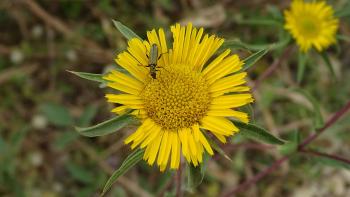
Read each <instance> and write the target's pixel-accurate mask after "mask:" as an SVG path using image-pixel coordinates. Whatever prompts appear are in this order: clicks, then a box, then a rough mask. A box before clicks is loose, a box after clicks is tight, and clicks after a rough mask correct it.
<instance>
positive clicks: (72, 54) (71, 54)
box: [66, 50, 78, 62]
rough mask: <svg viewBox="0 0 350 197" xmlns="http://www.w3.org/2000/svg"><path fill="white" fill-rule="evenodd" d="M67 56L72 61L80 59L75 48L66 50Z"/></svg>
mask: <svg viewBox="0 0 350 197" xmlns="http://www.w3.org/2000/svg"><path fill="white" fill-rule="evenodd" d="M66 57H67V59H68V60H69V61H71V62H75V61H77V59H78V56H77V53H76V52H75V51H74V50H68V51H67V52H66Z"/></svg>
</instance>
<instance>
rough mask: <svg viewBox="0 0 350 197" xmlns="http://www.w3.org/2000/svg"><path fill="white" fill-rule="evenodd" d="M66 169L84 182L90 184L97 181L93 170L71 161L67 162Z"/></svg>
mask: <svg viewBox="0 0 350 197" xmlns="http://www.w3.org/2000/svg"><path fill="white" fill-rule="evenodd" d="M66 169H67V170H68V172H69V173H70V174H71V176H72V177H73V178H74V179H76V180H78V181H80V182H82V183H85V184H89V183H93V182H94V181H95V178H94V175H93V174H92V173H91V171H90V170H87V169H84V168H83V167H82V166H79V165H77V164H74V163H71V162H69V163H67V164H66Z"/></svg>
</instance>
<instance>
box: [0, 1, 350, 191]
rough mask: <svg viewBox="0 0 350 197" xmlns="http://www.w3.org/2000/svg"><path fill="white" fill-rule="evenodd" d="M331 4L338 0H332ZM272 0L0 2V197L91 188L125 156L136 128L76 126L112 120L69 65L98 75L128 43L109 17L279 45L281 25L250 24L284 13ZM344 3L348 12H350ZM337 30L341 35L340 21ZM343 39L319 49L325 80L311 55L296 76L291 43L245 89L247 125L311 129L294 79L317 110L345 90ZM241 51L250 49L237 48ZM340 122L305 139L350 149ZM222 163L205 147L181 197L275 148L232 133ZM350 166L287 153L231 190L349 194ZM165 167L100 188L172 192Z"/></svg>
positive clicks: (247, 173)
mask: <svg viewBox="0 0 350 197" xmlns="http://www.w3.org/2000/svg"><path fill="white" fill-rule="evenodd" d="M330 2H331V3H332V5H333V6H334V7H335V8H341V7H343V6H344V5H345V4H346V3H347V0H337V1H330ZM289 3H290V1H278V0H252V1H234V0H220V1H210V0H204V1H201V0H179V1H171V0H154V1H151V0H140V1H123V0H100V1H97V0H86V1H83V0H72V1H68V0H37V1H35V0H1V1H0V29H1V30H0V196H6V197H7V196H8V197H10V196H33V197H37V196H38V197H39V196H45V197H46V196H47V197H56V196H82V197H83V196H98V195H99V192H100V191H101V188H102V187H103V185H104V183H105V182H106V180H107V178H108V177H109V176H110V174H111V173H112V172H113V170H114V169H116V168H117V167H118V166H119V165H120V164H121V162H122V161H123V159H125V157H126V156H127V154H128V153H129V152H130V149H129V147H128V146H125V145H123V139H124V137H125V136H126V135H128V134H129V133H130V132H132V131H133V130H134V127H132V126H130V127H129V128H126V129H123V131H121V132H118V133H115V134H111V135H109V136H105V137H99V138H85V137H81V136H79V135H78V134H77V133H76V132H75V131H74V126H88V125H92V124H95V123H98V122H101V121H103V120H106V119H108V118H110V117H112V116H113V114H111V113H110V112H109V111H110V109H111V108H112V107H113V106H111V105H109V104H107V103H106V101H105V98H104V93H105V92H106V91H108V90H105V89H103V88H101V87H99V85H98V84H96V83H94V82H90V81H86V80H83V79H80V78H77V77H76V76H73V75H72V74H70V73H68V72H67V70H74V71H82V72H92V73H104V72H106V71H108V70H109V69H111V68H113V67H114V66H115V63H114V57H115V56H116V54H117V53H118V52H120V51H122V50H124V49H125V47H126V40H125V39H124V38H123V36H122V35H121V34H120V33H119V32H118V31H117V30H116V29H115V28H114V26H113V23H112V21H111V19H116V20H119V21H121V22H122V23H124V24H125V25H127V26H128V27H130V28H131V29H133V30H134V31H135V32H136V33H137V34H138V35H140V36H143V37H145V34H146V30H150V29H152V28H158V27H164V28H165V29H166V30H167V31H168V32H169V28H168V27H169V25H171V24H174V23H175V22H183V23H187V22H189V21H191V22H192V23H193V24H194V25H195V26H198V27H200V26H202V27H205V29H206V32H207V33H215V34H218V35H219V36H222V37H224V38H225V39H236V40H237V39H240V40H241V41H243V42H246V43H250V44H254V45H260V44H268V43H274V42H278V40H279V39H280V35H281V31H280V30H279V28H278V27H276V26H273V25H271V24H265V25H260V26H257V25H248V24H246V23H245V22H244V20H243V19H245V18H251V19H254V20H259V19H262V18H264V19H269V18H278V17H282V15H280V14H281V13H279V12H278V10H283V9H285V8H286V7H288V5H289ZM349 9H350V8H349ZM339 33H340V34H342V35H347V36H349V35H350V20H349V18H347V19H346V18H343V19H341V24H340V30H339ZM349 43H350V42H349V40H343V41H340V42H339V43H338V45H337V46H335V47H331V48H330V49H329V50H328V51H327V52H328V54H329V56H330V58H331V62H332V65H333V67H334V70H335V75H336V76H335V77H333V76H332V74H331V73H330V72H329V70H328V69H327V66H326V65H325V63H324V62H323V61H322V60H321V58H320V57H319V56H317V55H315V54H311V57H312V58H311V60H310V61H309V62H308V65H307V68H306V71H305V77H304V80H303V82H302V83H301V84H299V85H298V84H297V83H296V73H297V71H296V69H297V63H296V62H297V60H296V52H297V48H296V47H294V48H293V50H294V51H293V55H291V56H290V57H289V59H286V60H284V61H283V63H282V65H281V66H280V67H279V68H278V69H277V70H276V72H275V73H274V74H273V76H271V77H269V78H268V79H266V80H264V81H263V82H262V84H261V85H260V86H259V88H258V89H257V90H256V91H255V92H254V97H255V99H256V102H255V104H254V105H253V109H254V112H253V114H254V115H253V117H252V121H253V122H255V123H257V124H259V125H261V126H263V127H265V128H266V129H268V130H269V131H270V132H272V133H273V134H275V135H277V136H280V137H282V138H284V139H288V138H290V137H291V136H293V133H294V132H295V131H299V132H300V134H301V136H302V137H305V136H307V135H308V134H309V133H310V132H312V131H314V124H313V122H314V118H313V117H314V116H315V115H314V113H313V111H312V104H311V103H310V101H308V100H307V99H305V97H303V96H302V95H300V94H298V93H297V92H295V91H292V90H291V88H293V87H301V88H303V89H304V90H306V91H308V92H309V93H310V94H311V95H312V96H313V97H314V98H316V100H317V101H318V103H319V105H320V111H321V113H322V116H323V117H324V118H327V117H329V116H330V114H332V113H333V112H335V111H337V110H339V109H340V108H341V107H342V106H343V105H344V104H345V103H346V102H347V100H348V99H349V98H350V82H349V78H350V67H349V65H350V56H349V53H350V44H349ZM281 51H282V49H277V50H274V51H271V52H269V53H268V55H267V56H266V57H264V58H263V59H262V60H260V61H259V62H258V63H257V64H256V65H255V67H254V68H253V69H251V70H250V71H249V75H250V83H252V84H253V81H254V80H255V79H256V78H257V77H259V75H260V74H261V73H262V72H264V70H266V68H267V67H268V66H269V65H271V63H272V62H273V61H274V59H276V58H278V57H279V56H280V54H281ZM234 52H235V53H239V54H240V56H241V57H242V58H244V57H245V56H247V55H249V52H247V51H242V50H235V51H234ZM349 129H350V118H349V117H345V118H343V119H342V120H341V121H339V122H337V124H336V125H334V126H333V127H332V128H330V129H329V130H328V131H327V132H326V133H325V134H324V135H323V136H322V137H320V138H319V139H318V140H317V141H315V142H314V143H313V144H312V145H311V147H314V148H316V149H318V150H320V151H324V152H327V153H334V154H339V155H342V156H343V157H346V158H349V157H350V149H349V148H350V133H349ZM223 149H224V150H225V152H226V153H227V154H228V155H229V156H230V157H231V158H232V161H229V160H227V159H225V158H224V157H222V156H220V155H215V156H214V158H212V159H210V161H209V162H208V165H207V171H206V176H205V179H204V181H203V183H202V184H201V185H200V186H199V187H198V188H197V189H196V190H195V191H192V192H191V191H188V190H186V184H185V183H186V180H185V176H183V182H184V184H183V189H184V196H219V195H220V194H222V193H223V192H225V191H228V190H229V189H232V188H234V187H236V186H237V185H239V183H240V182H242V181H244V180H245V179H248V178H249V177H252V176H253V175H254V174H256V173H257V172H259V171H261V170H263V169H265V168H266V167H267V166H269V165H270V164H271V163H273V161H274V160H276V159H278V158H280V156H281V155H283V154H284V152H283V150H281V148H277V147H275V146H268V145H263V144H260V143H258V142H254V141H250V140H247V139H244V138H243V137H242V136H239V135H238V136H236V137H234V138H233V139H232V143H231V144H227V145H223ZM349 169H350V167H349V165H340V164H339V163H336V162H332V161H328V160H324V159H319V158H314V157H310V156H307V155H303V154H298V155H295V156H293V157H292V158H291V159H290V160H289V162H288V163H285V164H284V165H283V166H282V167H281V168H279V169H278V170H277V171H276V172H274V173H272V174H271V175H269V176H267V177H266V178H264V179H263V180H262V181H260V182H259V183H258V184H256V185H254V186H253V187H250V188H249V189H247V190H246V191H243V192H241V193H240V196H350V171H349ZM173 174H174V172H172V171H169V172H166V173H160V172H159V170H158V169H157V168H156V167H150V166H148V165H147V164H145V163H144V162H141V163H139V164H138V165H137V166H136V167H135V168H133V169H132V170H130V171H129V172H128V173H127V174H126V175H125V176H123V177H121V178H120V179H119V180H118V182H117V183H116V184H115V185H114V187H113V188H112V190H111V192H110V193H109V194H108V196H172V195H173V194H174V188H175V187H174V178H173Z"/></svg>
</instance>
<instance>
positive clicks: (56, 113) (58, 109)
mask: <svg viewBox="0 0 350 197" xmlns="http://www.w3.org/2000/svg"><path fill="white" fill-rule="evenodd" d="M40 111H41V112H42V113H43V114H44V115H45V117H46V118H47V119H48V121H49V122H50V123H52V124H53V125H55V126H59V127H65V126H70V125H72V124H73V118H72V116H71V115H70V113H69V111H68V109H67V108H66V107H64V106H62V105H60V104H57V103H45V104H42V105H41V106H40Z"/></svg>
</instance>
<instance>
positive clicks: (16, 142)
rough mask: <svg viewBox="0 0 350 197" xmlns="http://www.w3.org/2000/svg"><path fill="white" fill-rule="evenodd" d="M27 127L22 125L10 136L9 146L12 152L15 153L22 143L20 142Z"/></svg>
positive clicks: (25, 133) (26, 131) (27, 129)
mask: <svg viewBox="0 0 350 197" xmlns="http://www.w3.org/2000/svg"><path fill="white" fill-rule="evenodd" d="M28 131H29V128H28V127H27V126H25V127H23V128H22V129H21V130H19V131H16V132H14V133H13V134H12V135H11V137H10V144H11V145H10V148H11V150H12V151H13V152H12V154H16V153H17V152H18V151H19V150H20V148H21V145H22V142H23V140H24V138H25V136H26V135H27V133H28Z"/></svg>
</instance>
